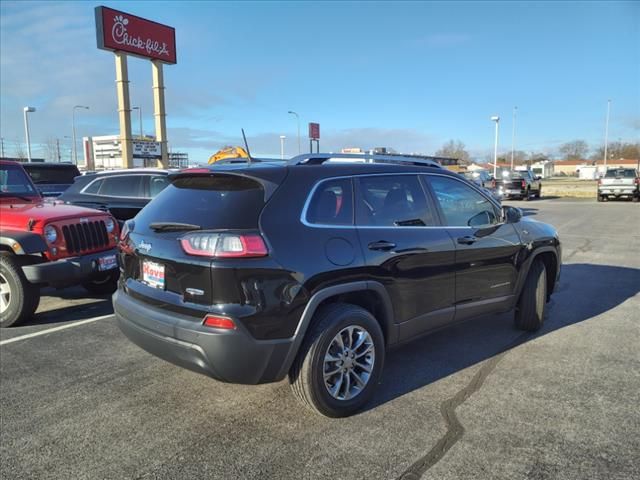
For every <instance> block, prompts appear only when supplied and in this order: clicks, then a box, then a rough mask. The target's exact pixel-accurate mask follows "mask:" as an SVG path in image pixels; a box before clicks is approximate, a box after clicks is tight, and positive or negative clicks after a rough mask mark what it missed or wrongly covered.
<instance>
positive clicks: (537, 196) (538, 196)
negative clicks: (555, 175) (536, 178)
mask: <svg viewBox="0 0 640 480" xmlns="http://www.w3.org/2000/svg"><path fill="white" fill-rule="evenodd" d="M541 196H542V185H540V188H538V190H537V191H536V194H535V197H536V198H538V199H539V198H540V197H541Z"/></svg>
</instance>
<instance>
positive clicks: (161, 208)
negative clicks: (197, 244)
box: [135, 175, 265, 230]
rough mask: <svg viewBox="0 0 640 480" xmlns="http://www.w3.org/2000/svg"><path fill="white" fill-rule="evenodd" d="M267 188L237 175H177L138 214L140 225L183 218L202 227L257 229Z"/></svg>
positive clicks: (181, 220) (137, 219)
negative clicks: (178, 176)
mask: <svg viewBox="0 0 640 480" xmlns="http://www.w3.org/2000/svg"><path fill="white" fill-rule="evenodd" d="M264 203H265V201H264V190H263V188H262V185H260V183H258V182H257V181H255V180H252V179H249V178H246V177H240V176H236V175H215V176H191V177H182V178H177V179H176V180H174V181H173V183H172V184H171V185H169V186H168V187H166V188H165V189H164V190H162V192H160V193H159V194H158V195H157V196H156V198H155V199H154V200H153V201H152V202H150V203H149V204H148V205H147V206H146V207H145V208H143V209H142V211H141V212H140V213H139V214H138V215H137V216H136V219H135V222H136V230H137V229H138V226H142V227H143V228H146V227H147V226H148V225H149V224H151V223H153V222H180V223H191V224H194V225H199V226H200V227H201V228H203V229H223V228H224V229H227V228H228V229H254V228H257V227H258V217H259V216H260V212H261V211H262V208H263V207H264Z"/></svg>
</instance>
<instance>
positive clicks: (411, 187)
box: [356, 175, 437, 227]
mask: <svg viewBox="0 0 640 480" xmlns="http://www.w3.org/2000/svg"><path fill="white" fill-rule="evenodd" d="M433 212H434V209H433V208H429V206H428V204H427V197H426V195H425V193H424V190H423V189H422V185H420V181H419V179H418V176H417V175H380V176H377V175H376V176H365V177H360V178H359V179H358V195H357V208H356V225H358V226H377V227H424V226H426V225H436V224H437V223H436V221H435V216H434V215H433Z"/></svg>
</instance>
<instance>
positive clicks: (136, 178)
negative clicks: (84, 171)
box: [99, 175, 143, 197]
mask: <svg viewBox="0 0 640 480" xmlns="http://www.w3.org/2000/svg"><path fill="white" fill-rule="evenodd" d="M142 177H143V176H142V175H117V176H113V177H109V178H105V179H104V180H103V181H102V185H101V186H100V193H99V194H100V195H104V196H107V197H140V196H142V195H141V192H140V183H141V180H142Z"/></svg>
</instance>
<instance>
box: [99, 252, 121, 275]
mask: <svg viewBox="0 0 640 480" xmlns="http://www.w3.org/2000/svg"><path fill="white" fill-rule="evenodd" d="M117 267H118V260H117V259H116V254H115V253H114V254H113V255H106V256H104V257H100V258H98V270H100V271H101V272H104V271H105V270H113V269H114V268H117Z"/></svg>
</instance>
